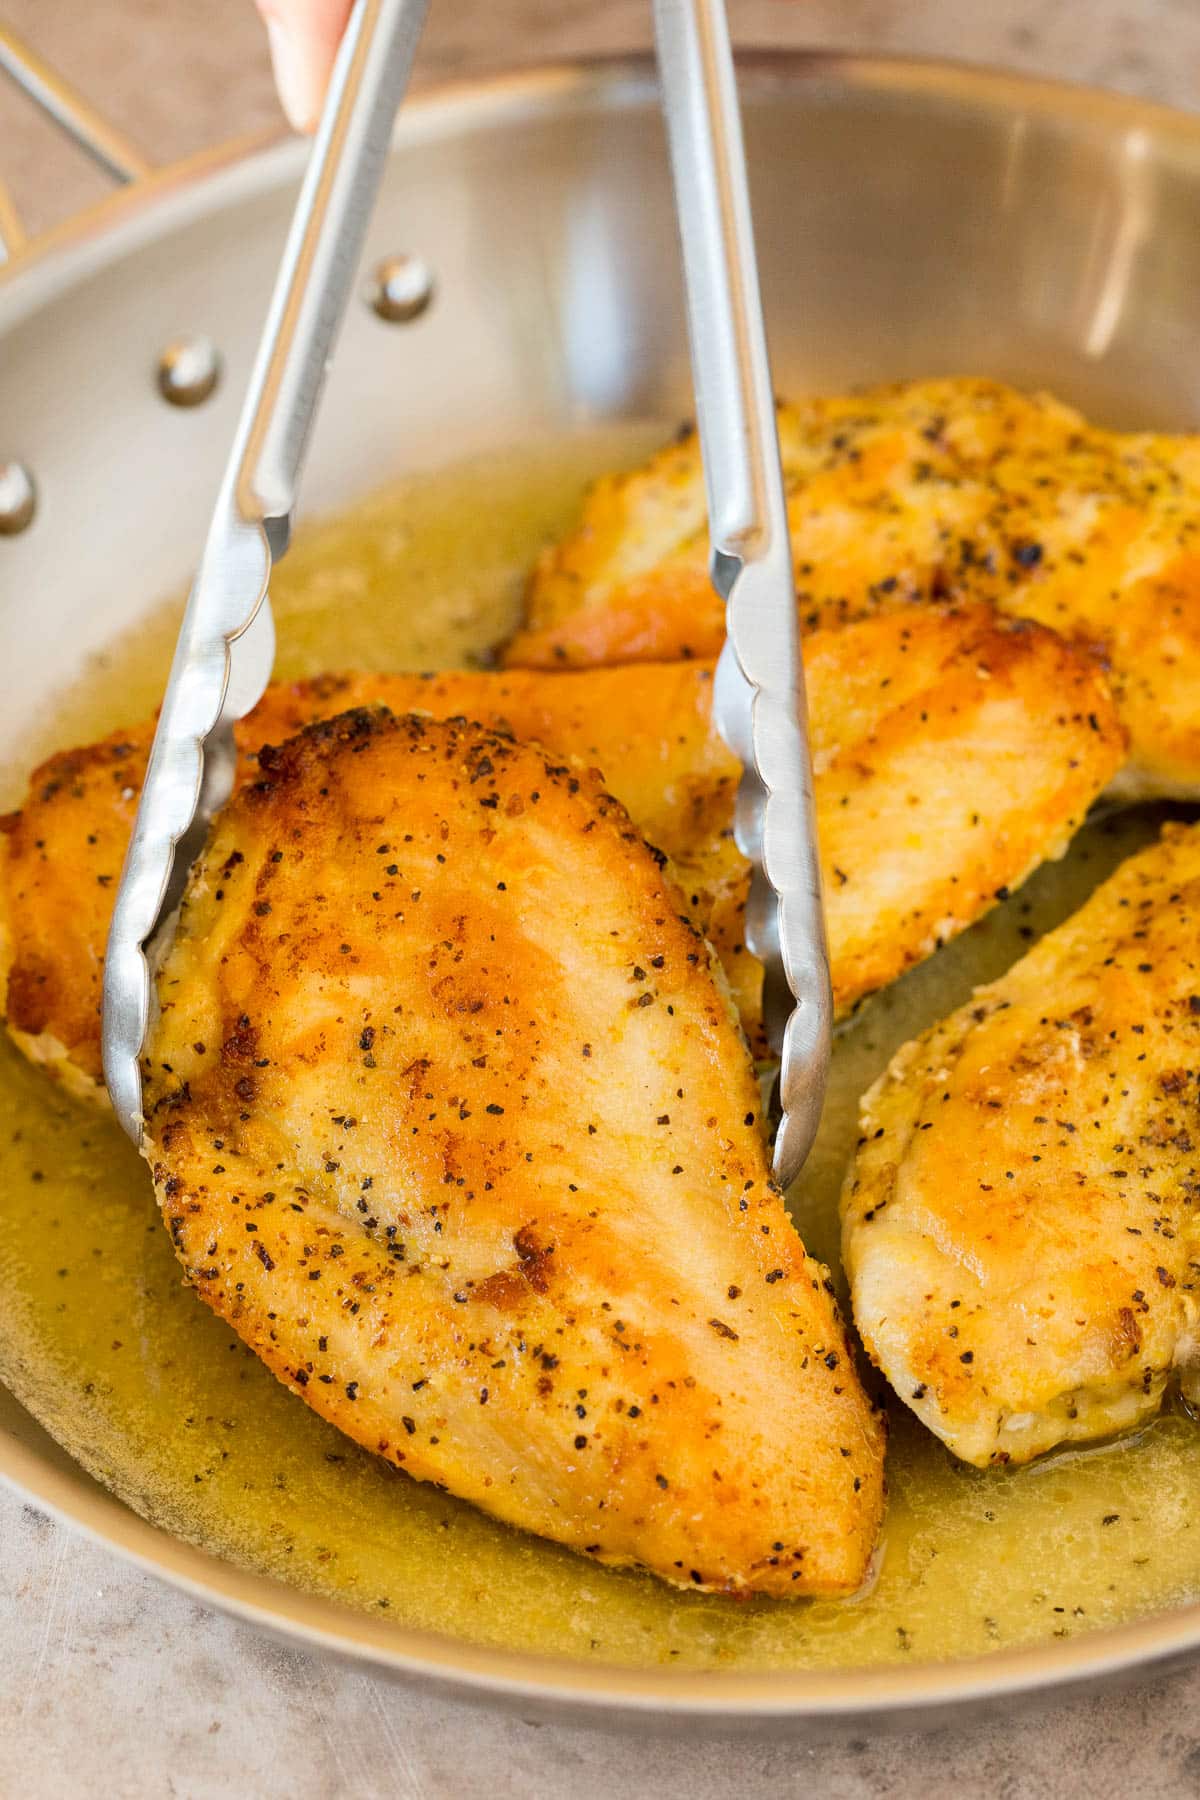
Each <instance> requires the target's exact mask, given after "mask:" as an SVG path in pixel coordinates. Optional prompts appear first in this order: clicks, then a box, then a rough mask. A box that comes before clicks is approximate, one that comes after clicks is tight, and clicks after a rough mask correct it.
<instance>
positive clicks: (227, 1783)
mask: <svg viewBox="0 0 1200 1800" xmlns="http://www.w3.org/2000/svg"><path fill="white" fill-rule="evenodd" d="M0 10H2V12H3V16H4V18H5V20H6V22H8V23H10V24H11V25H12V26H13V27H15V28H16V29H17V30H18V31H20V32H21V33H22V34H23V35H24V36H26V37H27V38H28V39H29V40H30V41H31V42H32V43H34V44H35V45H36V46H37V48H38V49H39V50H40V51H41V53H42V54H43V55H44V56H46V57H47V58H49V59H50V60H51V61H52V62H54V63H55V64H56V65H57V66H58V67H60V68H61V69H62V70H63V71H64V72H65V73H66V74H67V75H69V76H70V77H71V78H72V79H73V80H74V81H75V82H76V83H77V84H78V85H79V86H80V87H81V88H82V89H83V90H84V91H85V92H86V93H87V94H88V95H89V96H90V97H91V98H93V99H94V100H95V101H96V102H97V103H98V104H99V105H100V106H101V107H102V108H103V109H104V110H106V111H107V112H108V113H109V114H110V116H111V117H112V118H114V119H115V120H116V121H117V122H118V123H119V124H120V125H122V126H123V127H124V128H125V130H126V131H127V132H128V133H129V134H130V135H131V136H132V137H134V138H135V139H136V140H137V141H138V142H139V143H140V144H141V145H142V147H143V148H144V149H145V150H146V152H147V153H148V154H149V155H150V156H152V157H153V158H155V159H159V160H163V161H166V160H170V159H173V158H176V157H179V156H182V155H185V154H187V153H189V152H191V151H194V150H197V149H200V148H202V147H203V146H205V145H207V144H213V143H217V142H219V141H221V140H222V139H225V138H229V137H231V136H234V135H236V134H239V133H243V132H246V131H253V130H259V129H269V128H271V127H273V126H276V125H277V123H278V115H277V112H276V108H275V102H274V96H273V92H272V89H271V83H270V75H269V70H268V67H267V62H266V56H265V52H264V49H263V43H262V39H261V31H260V27H259V24H258V21H257V19H256V17H255V15H254V12H253V9H252V6H251V3H250V0H205V4H204V5H199V6H198V5H196V4H195V0H109V3H108V4H106V5H87V4H85V3H84V0H4V4H3V6H2V8H0ZM431 12H432V16H431V19H430V24H429V27H428V32H427V36H426V40H425V43H424V45H423V49H422V57H421V64H420V73H421V79H422V80H435V79H437V78H438V77H442V76H446V75H451V74H460V73H464V72H471V71H475V70H479V69H484V68H488V67H492V66H499V65H503V64H512V63H514V62H518V61H528V60H534V59H544V58H547V57H552V56H555V55H566V54H571V53H574V52H579V51H592V50H614V49H627V48H629V47H631V46H635V45H641V44H644V43H645V42H646V41H647V35H648V30H649V0H605V3H604V4H603V5H601V4H595V3H591V4H589V3H588V0H453V3H452V0H435V4H434V5H433V7H432V9H431ZM731 16H732V20H733V25H734V30H735V33H736V35H737V36H738V37H739V39H740V40H741V41H743V42H745V43H786V44H794V45H819V46H839V47H845V48H852V49H857V50H877V51H893V52H915V53H921V54H933V55H946V56H952V57H957V58H962V59H965V60H972V61H977V62H984V63H992V64H1000V65H1007V66H1008V67H1011V68H1018V69H1023V70H1027V71H1030V72H1032V73H1036V74H1046V75H1057V76H1066V77H1069V78H1072V79H1076V80H1081V81H1090V82H1096V83H1098V84H1101V85H1104V86H1108V87H1113V88H1119V89H1123V90H1125V91H1127V92H1131V93H1136V94H1141V95H1148V96H1151V97H1154V98H1157V99H1161V100H1166V101H1170V102H1172V103H1173V104H1176V105H1181V106H1189V105H1191V106H1198V105H1200V6H1197V5H1196V3H1195V0H1086V4H1084V3H1082V0H1074V3H1073V4H1072V0H965V3H964V0H731ZM0 173H2V174H3V175H4V177H5V179H6V181H7V182H8V183H9V184H10V186H11V188H12V189H13V191H14V193H15V195H16V197H17V199H18V201H19V203H20V206H21V208H22V211H23V213H24V216H25V218H26V220H27V222H28V223H29V225H30V227H31V228H32V229H35V230H41V229H44V228H45V227H46V226H48V225H50V224H52V223H54V222H55V220H57V219H59V218H61V217H63V216H65V215H66V214H68V213H70V212H71V211H72V210H74V209H76V208H77V207H80V206H82V205H85V204H87V203H88V202H89V200H91V199H93V198H95V196H96V195H97V193H98V192H99V191H101V190H100V184H99V183H98V181H97V178H96V177H94V176H93V175H92V174H91V173H90V172H89V171H88V170H87V168H86V167H85V166H84V165H82V164H81V162H80V161H79V160H78V159H77V158H76V157H75V156H74V155H73V154H72V153H71V152H70V151H69V150H67V149H65V148H64V147H63V146H62V145H61V144H60V143H59V141H58V140H57V138H56V137H55V136H54V134H53V133H52V132H50V131H49V130H48V129H47V128H46V127H45V126H44V125H43V124H42V123H41V122H40V121H38V120H37V119H35V118H34V116H33V114H32V113H31V111H30V109H29V108H28V106H27V105H26V104H25V103H24V102H23V101H21V100H19V99H17V98H15V97H14V96H12V95H11V94H9V93H7V92H4V93H0ZM0 448H2V446H0ZM1130 1792H1135V1793H1136V1794H1137V1795H1138V1800H1166V1797H1168V1796H1172V1797H1173V1796H1177V1795H1190V1794H1200V1668H1196V1669H1194V1670H1192V1671H1190V1672H1184V1673H1182V1674H1178V1675H1175V1676H1172V1677H1168V1678H1163V1679H1159V1680H1155V1681H1150V1682H1142V1683H1140V1684H1138V1685H1134V1686H1131V1687H1127V1688H1125V1689H1123V1690H1121V1691H1119V1692H1115V1693H1111V1694H1105V1695H1102V1696H1099V1697H1092V1698H1083V1697H1076V1698H1073V1699H1068V1700H1066V1701H1063V1702H1061V1703H1059V1704H1056V1705H1053V1706H1045V1707H1043V1708H1041V1709H1040V1710H1038V1711H1036V1712H1032V1713H1030V1712H1018V1713H1014V1714H1013V1715H1011V1716H1009V1717H1005V1716H1000V1717H996V1718H992V1719H990V1720H988V1721H986V1722H980V1723H974V1724H970V1725H965V1726H962V1727H959V1728H952V1729H945V1730H941V1731H938V1732H935V1733H924V1734H920V1735H917V1734H900V1735H890V1734H889V1735H881V1736H872V1737H869V1738H868V1737H866V1736H860V1737H852V1738H849V1739H848V1740H846V1741H845V1742H843V1743H841V1744H840V1745H838V1746H836V1747H833V1748H830V1747H828V1746H822V1747H814V1746H812V1745H807V1744H805V1743H804V1742H803V1741H800V1740H789V1739H778V1738H777V1739H773V1740H772V1739H769V1738H766V1737H762V1736H754V1735H750V1736H741V1737H738V1738H736V1739H730V1738H719V1737H709V1738H704V1737H703V1736H699V1735H697V1734H696V1733H695V1732H688V1733H686V1734H680V1735H676V1736H671V1735H667V1734H657V1735H656V1734H653V1733H651V1734H641V1735H638V1736H633V1735H628V1734H616V1733H611V1732H606V1731H598V1730H591V1729H580V1728H578V1727H567V1726H562V1725H557V1724H538V1723H536V1722H533V1721H528V1720H524V1719H522V1718H521V1717H519V1716H514V1715H511V1714H510V1715H503V1716H501V1715H497V1714H495V1713H492V1712H490V1711H487V1710H484V1709H479V1708H475V1707H470V1706H465V1705H462V1704H459V1703H456V1702H449V1701H445V1700H442V1699H433V1698H431V1697H429V1696H428V1695H425V1694H422V1693H419V1692H415V1691H413V1690H410V1689H407V1688H405V1687H401V1686H393V1685H391V1684H389V1683H387V1682H382V1681H378V1680H375V1679H373V1678H372V1677H370V1676H369V1675H364V1674H361V1673H356V1672H355V1671H353V1670H350V1669H346V1668H343V1667H340V1666H338V1665H336V1664H334V1663H332V1662H328V1661H325V1660H322V1659H320V1658H316V1657H310V1656H305V1655H300V1654H298V1653H296V1652H295V1651H292V1650H290V1649H286V1648H283V1647H281V1646H280V1645H278V1644H277V1643H274V1642H272V1641H270V1640H268V1639H265V1638H263V1637H261V1636H259V1635H258V1634H256V1633H255V1632H253V1631H251V1630H249V1629H247V1628H245V1627H243V1626H241V1625H238V1624H235V1623H234V1622H232V1621H231V1620H229V1619H226V1618H224V1617H222V1616H221V1615H219V1614H216V1613H213V1612H211V1611H209V1610H208V1609H206V1608H205V1607H202V1606H200V1605H197V1604H196V1603H195V1602H194V1601H192V1600H191V1599H189V1598H188V1597H186V1596H185V1595H183V1594H181V1593H177V1592H175V1591H173V1590H172V1589H169V1588H167V1587H165V1586H163V1585H161V1584H160V1583H159V1582H157V1581H156V1580H154V1579H152V1578H150V1577H148V1576H146V1575H143V1574H141V1573H140V1572H138V1571H137V1570H135V1569H133V1568H131V1567H129V1566H128V1565H126V1564H125V1563H124V1562H122V1561H120V1560H118V1558H116V1557H115V1556H114V1555H112V1554H111V1553H110V1552H109V1551H107V1550H105V1549H103V1548H100V1547H98V1546H96V1545H94V1544H92V1543H90V1542H88V1541H86V1540H85V1539H84V1538H82V1537H81V1536H79V1535H77V1534H76V1533H75V1532H73V1531H69V1530H67V1529H65V1528H63V1527H61V1526H59V1525H57V1524H55V1523H54V1522H52V1521H51V1520H50V1519H48V1518H47V1517H45V1516H44V1515H43V1514H40V1513H38V1512H37V1511H35V1510H34V1509H33V1508H31V1507H28V1506H25V1505H23V1504H22V1502H21V1500H20V1499H19V1498H18V1497H17V1496H16V1495H14V1494H12V1493H10V1492H8V1491H7V1490H4V1489H3V1488H0V1795H4V1796H13V1797H14V1800H15V1797H16V1796H21V1797H22V1800H43V1797H50V1796H53V1797H57V1796H60V1795H62V1796H66V1795H70V1796H91V1795H96V1796H104V1797H105V1800H126V1797H127V1796H129V1797H134V1796H136V1797H139V1800H140V1797H141V1796H143V1795H145V1796H157V1795H181V1796H187V1797H188V1800H192V1797H195V1800H207V1797H209V1796H212V1797H213V1800H217V1797H223V1796H226V1795H237V1796H242V1797H246V1800H257V1797H258V1796H263V1797H267V1796H276V1795H280V1796H282V1795H286V1796H289V1797H292V1796H294V1797H295V1800H333V1797H334V1796H341V1795H355V1796H361V1797H362V1800H377V1797H378V1800H382V1797H384V1796H392V1795H396V1796H404V1797H406V1800H424V1797H426V1796H449V1797H452V1800H459V1797H462V1800H474V1797H475V1796H479V1797H480V1800H509V1797H513V1800H515V1797H517V1796H521V1797H524V1796H539V1797H540V1796H555V1797H557V1796H560V1795H561V1796H568V1795H569V1796H571V1800H592V1797H593V1796H595V1800H617V1797H619V1796H625V1795H630V1796H642V1795H655V1796H659V1795H662V1796H670V1795H676V1794H678V1795H687V1796H688V1800H718V1797H719V1800H725V1797H726V1796H728V1795H736V1796H737V1800H759V1796H765V1795H767V1794H768V1793H770V1794H775V1793H785V1794H791V1793H796V1794H805V1795H809V1796H813V1797H814V1800H860V1797H862V1800H865V1797H867V1796H872V1797H873V1796H882V1795H897V1796H908V1795H920V1796H922V1800H940V1797H941V1796H950V1795H953V1796H955V1800H964V1797H966V1796H972V1795H980V1796H983V1795H987V1796H996V1797H997V1800H1046V1797H1049V1796H1054V1797H1055V1800H1057V1797H1059V1796H1074V1795H1087V1796H1090V1797H1091V1800H1107V1797H1108V1796H1116V1795H1121V1796H1122V1797H1123V1796H1125V1795H1127V1794H1129V1793H1130Z"/></svg>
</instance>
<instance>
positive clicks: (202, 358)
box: [158, 337, 221, 406]
mask: <svg viewBox="0 0 1200 1800" xmlns="http://www.w3.org/2000/svg"><path fill="white" fill-rule="evenodd" d="M220 379H221V355H220V352H219V351H218V349H217V347H216V345H215V344H214V343H213V342H212V340H211V338H206V337H192V338H176V340H175V342H174V343H173V344H168V345H167V347H166V349H165V350H164V351H163V353H162V355H161V356H160V357H159V359H158V391H159V393H160V394H161V395H162V397H163V399H164V400H169V401H170V403H171V405H172V406H200V405H201V404H202V403H203V402H204V401H205V400H207V399H208V397H209V395H210V394H211V393H212V391H213V389H214V388H215V387H216V385H217V383H218V381H219V380H220Z"/></svg>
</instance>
